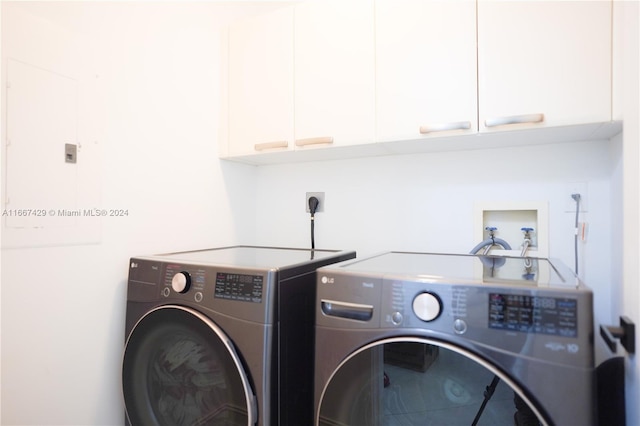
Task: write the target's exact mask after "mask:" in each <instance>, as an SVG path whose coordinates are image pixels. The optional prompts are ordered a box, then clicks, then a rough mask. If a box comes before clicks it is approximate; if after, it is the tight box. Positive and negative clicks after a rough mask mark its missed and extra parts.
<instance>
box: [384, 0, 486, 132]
mask: <svg viewBox="0 0 640 426" xmlns="http://www.w3.org/2000/svg"><path fill="white" fill-rule="evenodd" d="M375 5H376V11H375V13H376V17H375V19H376V139H377V140H378V141H392V140H403V139H415V138H419V137H424V136H442V135H447V134H464V133H475V132H477V130H478V125H477V123H478V111H477V68H476V2H475V1H469V0H462V1H459V0H458V1H452V0H446V1H442V0H441V1H433V0H376V3H375ZM451 131H453V133H452V132H451Z"/></svg>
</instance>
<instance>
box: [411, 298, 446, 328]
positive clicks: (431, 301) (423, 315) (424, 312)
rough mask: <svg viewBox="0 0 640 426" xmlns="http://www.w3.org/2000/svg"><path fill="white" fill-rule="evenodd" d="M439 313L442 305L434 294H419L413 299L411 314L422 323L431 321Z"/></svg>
mask: <svg viewBox="0 0 640 426" xmlns="http://www.w3.org/2000/svg"><path fill="white" fill-rule="evenodd" d="M441 312H442V303H441V302H440V298H439V297H438V296H437V295H436V294H434V293H420V294H419V295H417V296H416V298H415V299H413V313H414V314H416V316H417V317H418V318H420V319H421V320H422V321H426V322H429V321H433V320H434V319H436V318H438V316H440V313H441Z"/></svg>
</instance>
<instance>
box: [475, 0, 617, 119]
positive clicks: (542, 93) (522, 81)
mask: <svg viewBox="0 0 640 426" xmlns="http://www.w3.org/2000/svg"><path fill="white" fill-rule="evenodd" d="M478 78H479V80H478V85H479V95H478V99H479V122H480V123H479V125H480V131H483V130H490V127H491V128H502V127H506V128H508V127H509V126H508V125H506V126H504V124H505V123H509V122H514V123H516V124H517V123H518V121H522V122H524V123H525V124H524V125H525V126H530V125H539V126H553V125H567V124H579V123H588V122H598V121H609V120H610V119H611V2H609V1H489V0H479V2H478ZM540 120H543V121H540ZM535 123H537V124H535ZM487 125H489V126H487Z"/></svg>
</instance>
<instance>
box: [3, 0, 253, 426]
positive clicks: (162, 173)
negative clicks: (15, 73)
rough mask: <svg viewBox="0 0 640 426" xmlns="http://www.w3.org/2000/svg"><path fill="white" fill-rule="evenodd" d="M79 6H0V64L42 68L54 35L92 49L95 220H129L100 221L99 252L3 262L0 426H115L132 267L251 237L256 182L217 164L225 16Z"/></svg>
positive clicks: (142, 6)
mask: <svg viewBox="0 0 640 426" xmlns="http://www.w3.org/2000/svg"><path fill="white" fill-rule="evenodd" d="M79 3H80V2H75V3H73V4H68V3H61V2H50V3H46V2H44V3H32V2H26V3H7V2H2V5H1V7H2V18H3V20H4V25H3V27H2V28H3V33H2V41H3V44H5V47H6V43H8V42H9V41H10V42H11V45H12V46H14V47H15V46H20V47H22V48H23V49H18V48H14V47H12V48H11V49H10V51H8V49H6V48H3V52H2V54H3V57H2V61H3V64H6V57H7V55H10V56H11V57H13V58H17V59H20V57H21V55H23V54H29V55H30V57H31V58H36V59H29V62H32V61H33V60H35V61H37V57H38V55H43V56H44V55H46V52H47V51H50V50H52V48H54V46H47V40H53V39H54V37H48V35H50V34H54V33H57V32H59V31H71V32H73V33H75V36H77V37H80V34H82V36H81V37H83V38H85V39H87V37H89V38H88V40H90V41H89V42H90V43H92V44H93V46H92V49H93V52H94V54H95V58H90V57H87V58H84V60H86V61H87V62H91V61H93V60H94V59H97V60H98V63H99V67H98V69H97V70H96V72H97V73H98V74H99V81H100V89H101V92H102V96H101V97H99V98H97V99H95V100H96V104H95V105H90V106H87V105H85V106H84V107H96V109H97V111H98V112H97V116H96V117H94V118H96V122H98V123H99V124H98V125H99V127H100V129H99V132H98V133H99V139H98V142H99V145H100V149H101V152H102V170H101V171H99V170H96V174H98V173H100V172H101V175H102V187H101V192H102V205H101V206H98V207H102V208H107V209H110V208H123V209H128V211H129V216H128V217H124V218H122V217H121V218H107V219H104V220H103V221H102V237H101V243H100V244H97V245H88V246H66V247H61V246H58V247H42V248H27V249H3V251H2V306H1V312H2V419H1V423H2V424H7V425H9V424H10V425H18V424H31V425H44V424H47V425H89V424H91V425H98V424H105V425H107V424H108V425H115V424H122V422H123V418H124V417H123V415H124V414H123V413H124V411H123V405H122V402H121V391H120V376H119V374H120V363H121V353H122V347H123V343H124V316H125V312H124V308H125V301H126V291H125V286H126V278H127V271H128V268H127V265H128V258H129V257H130V256H134V255H141V254H151V253H158V252H165V251H174V250H182V249H195V248H203V247H211V246H220V245H227V244H233V243H237V242H242V241H247V240H249V239H250V238H251V236H252V235H253V223H254V219H253V205H254V196H255V193H254V188H253V181H254V176H253V175H254V171H253V169H252V168H250V167H245V166H242V165H237V164H229V163H223V162H220V161H218V160H217V132H218V117H219V116H220V105H219V101H220V87H219V86H220V83H219V81H220V66H221V62H220V53H219V49H220V45H219V38H220V37H219V29H220V28H221V26H222V25H223V23H224V21H225V20H227V19H230V18H231V17H232V16H233V14H232V13H231V12H232V10H231V9H232V8H229V9H228V10H227V9H224V10H222V9H220V8H218V7H217V6H215V5H214V4H210V3H191V4H189V5H179V3H164V4H160V3H155V4H151V3H138V4H133V3H128V4H127V3H124V4H117V3H118V2H116V4H115V5H114V4H108V2H95V3H93V2H90V3H89V4H88V5H87V4H86V3H85V4H79ZM82 3H84V2H82ZM20 15H21V16H22V17H23V18H24V19H25V22H26V25H28V28H24V27H23V28H22V31H21V32H22V33H24V34H25V36H24V39H22V40H17V39H16V37H18V35H17V34H15V33H14V34H8V33H6V32H5V30H6V29H8V28H9V27H10V26H9V25H6V24H7V22H10V21H9V20H12V19H18V17H19V16H20ZM36 15H38V16H36ZM20 37H23V36H20ZM33 40H41V42H40V43H36V48H35V49H42V51H41V52H38V51H35V52H34V51H33V49H34V47H33V45H32V43H31V42H32V41H33ZM42 40H44V41H42ZM49 43H51V41H49ZM55 48H60V46H56V47H55ZM25 49H31V50H30V51H29V52H27V51H26V50H25ZM60 60H63V59H62V58H61V59H60ZM35 65H38V64H35ZM3 66H4V65H3ZM2 87H4V80H3V82H2ZM3 109H4V103H3ZM2 117H3V121H4V118H5V114H4V113H3V114H2ZM3 124H4V123H3ZM3 127H4V125H3ZM3 140H4V138H3ZM79 161H82V158H81V157H80V158H79ZM3 175H4V173H3ZM88 207H94V206H88ZM45 208H46V206H45Z"/></svg>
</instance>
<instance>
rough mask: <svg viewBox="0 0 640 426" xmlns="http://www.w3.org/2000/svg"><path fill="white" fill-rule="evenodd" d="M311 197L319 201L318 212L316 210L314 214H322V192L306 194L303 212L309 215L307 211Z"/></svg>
mask: <svg viewBox="0 0 640 426" xmlns="http://www.w3.org/2000/svg"><path fill="white" fill-rule="evenodd" d="M311 197H316V198H317V199H318V201H319V203H318V210H316V213H318V212H323V211H324V192H307V196H306V197H305V199H304V209H305V210H304V211H306V212H307V213H311V212H310V211H309V198H311Z"/></svg>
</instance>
